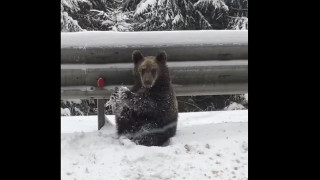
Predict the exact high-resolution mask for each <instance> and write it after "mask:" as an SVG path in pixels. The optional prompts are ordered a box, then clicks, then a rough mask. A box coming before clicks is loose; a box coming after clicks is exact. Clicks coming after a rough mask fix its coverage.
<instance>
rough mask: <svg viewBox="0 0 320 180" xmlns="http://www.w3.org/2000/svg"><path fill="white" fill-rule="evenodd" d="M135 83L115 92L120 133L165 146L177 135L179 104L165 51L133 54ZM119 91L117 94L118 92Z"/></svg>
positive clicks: (137, 141) (114, 99)
mask: <svg viewBox="0 0 320 180" xmlns="http://www.w3.org/2000/svg"><path fill="white" fill-rule="evenodd" d="M132 59H133V62H134V78H135V84H134V86H133V88H132V89H131V91H130V90H128V89H127V88H122V89H121V92H120V93H119V91H118V92H117V93H115V94H113V97H111V98H110V99H113V102H115V104H116V105H115V108H113V111H114V112H115V113H114V114H115V115H116V125H117V133H118V135H126V136H127V137H128V138H129V139H131V140H132V141H134V142H135V143H136V144H139V145H145V146H162V145H164V143H166V142H168V140H169V139H170V138H171V137H173V136H174V135H175V134H176V129H177V120H178V104H177V99H176V96H175V92H174V90H173V88H172V85H171V78H170V75H169V70H168V67H167V64H166V62H167V55H166V53H165V52H161V53H159V54H158V55H157V56H156V57H155V56H146V57H144V56H143V55H142V53H141V52H140V51H134V52H133V53H132ZM116 94H117V95H116Z"/></svg>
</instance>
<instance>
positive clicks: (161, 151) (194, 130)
mask: <svg viewBox="0 0 320 180" xmlns="http://www.w3.org/2000/svg"><path fill="white" fill-rule="evenodd" d="M108 119H109V120H110V121H111V123H112V124H114V116H108ZM247 122H248V111H247V110H238V111H214V112H197V113H180V114H179V122H178V130H177V135H176V136H175V137H173V138H172V139H171V141H170V144H169V145H168V146H166V147H145V146H140V145H135V144H133V143H132V142H130V141H129V140H127V139H121V140H120V141H119V139H116V138H115V127H114V126H105V127H103V128H102V129H101V130H100V131H97V130H96V129H97V117H96V116H78V117H62V118H61V179H62V180H69V179H70V180H74V179H76V180H87V179H88V180H89V179H92V180H131V179H133V180H135V179H137V180H139V179H141V180H153V179H172V180H175V179H177V180H180V179H181V180H184V179H186V180H195V179H197V180H202V179H219V180H220V179H221V180H227V179H239V180H245V179H247V178H248V123H247Z"/></svg>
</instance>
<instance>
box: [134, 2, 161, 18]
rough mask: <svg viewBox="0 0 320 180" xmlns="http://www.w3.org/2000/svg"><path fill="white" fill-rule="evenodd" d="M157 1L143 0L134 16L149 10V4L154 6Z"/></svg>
mask: <svg viewBox="0 0 320 180" xmlns="http://www.w3.org/2000/svg"><path fill="white" fill-rule="evenodd" d="M156 2H157V0H142V1H141V2H140V3H139V4H138V5H137V8H136V11H135V13H134V16H136V15H139V14H142V13H144V12H145V11H146V10H147V8H148V6H151V7H154V6H155V4H156Z"/></svg>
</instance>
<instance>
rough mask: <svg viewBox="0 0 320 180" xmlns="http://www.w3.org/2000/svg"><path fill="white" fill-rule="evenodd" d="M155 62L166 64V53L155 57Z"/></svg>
mask: <svg viewBox="0 0 320 180" xmlns="http://www.w3.org/2000/svg"><path fill="white" fill-rule="evenodd" d="M156 60H157V61H159V62H162V63H166V62H167V53H166V52H165V51H162V52H160V53H159V54H158V55H157V57H156Z"/></svg>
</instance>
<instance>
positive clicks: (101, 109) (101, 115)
mask: <svg viewBox="0 0 320 180" xmlns="http://www.w3.org/2000/svg"><path fill="white" fill-rule="evenodd" d="M97 84H98V87H99V88H102V87H103V86H104V79H103V78H99V79H98V82H97ZM97 103H98V105H97V106H98V130H100V129H101V128H102V127H103V126H104V124H105V122H106V107H105V104H106V101H105V99H97Z"/></svg>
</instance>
